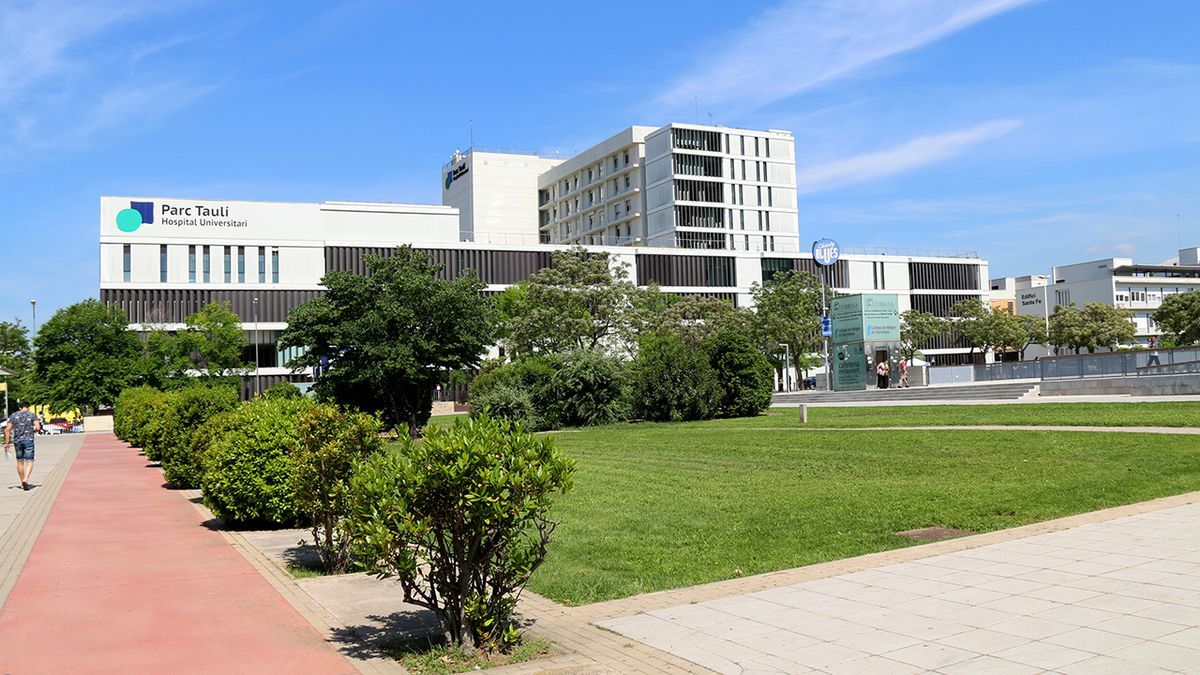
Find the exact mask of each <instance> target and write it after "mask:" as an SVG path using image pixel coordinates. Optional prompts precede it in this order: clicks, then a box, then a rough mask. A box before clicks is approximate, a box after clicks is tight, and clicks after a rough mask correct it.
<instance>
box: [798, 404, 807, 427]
mask: <svg viewBox="0 0 1200 675" xmlns="http://www.w3.org/2000/svg"><path fill="white" fill-rule="evenodd" d="M800 424H808V404H807V403H801V404H800Z"/></svg>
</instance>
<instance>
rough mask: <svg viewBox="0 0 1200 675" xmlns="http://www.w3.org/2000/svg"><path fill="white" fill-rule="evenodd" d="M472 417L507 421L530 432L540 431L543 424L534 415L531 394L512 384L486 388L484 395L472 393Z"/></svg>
mask: <svg viewBox="0 0 1200 675" xmlns="http://www.w3.org/2000/svg"><path fill="white" fill-rule="evenodd" d="M471 406H472V408H471V415H472V416H473V417H478V416H479V415H484V414H486V415H487V416H489V417H492V418H494V419H498V420H505V421H507V422H512V423H513V424H515V425H517V426H520V427H521V428H523V429H526V430H529V431H539V430H540V428H541V423H540V421H539V418H537V417H536V416H535V414H534V409H533V399H531V398H530V396H529V392H527V391H525V390H524V389H521V388H520V387H518V386H516V385H511V384H504V383H501V384H494V385H492V386H489V387H486V388H485V389H484V393H482V394H481V393H478V392H475V391H472V393H471Z"/></svg>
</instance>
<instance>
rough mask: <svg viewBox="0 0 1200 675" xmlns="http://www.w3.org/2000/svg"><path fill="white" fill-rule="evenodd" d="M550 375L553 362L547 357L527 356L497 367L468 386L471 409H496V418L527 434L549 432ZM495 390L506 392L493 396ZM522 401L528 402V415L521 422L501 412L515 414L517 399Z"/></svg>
mask: <svg viewBox="0 0 1200 675" xmlns="http://www.w3.org/2000/svg"><path fill="white" fill-rule="evenodd" d="M554 373H555V364H554V360H553V359H552V358H551V357H547V356H531V357H527V358H523V359H521V360H519V361H516V362H513V363H510V364H507V365H503V366H500V367H499V368H495V369H493V370H490V371H488V372H486V373H483V374H481V375H479V376H478V377H476V378H475V381H474V382H472V383H471V391H470V401H471V405H472V406H473V407H475V408H478V409H480V410H483V409H484V408H486V407H487V405H488V404H491V405H495V406H497V407H499V408H500V410H498V411H497V416H498V417H500V418H503V419H508V420H510V421H514V422H519V423H521V424H522V426H524V427H525V428H526V429H527V430H529V431H541V430H543V429H552V428H554V425H555V420H554V419H553V418H552V417H551V415H550V413H551V410H550V406H551V404H552V403H553V393H552V391H553V389H552V387H553V384H552V382H553V380H554ZM498 388H506V390H503V391H500V392H499V393H495V390H496V389H498ZM514 389H515V390H519V391H520V392H524V395H525V396H524V397H522V396H520V395H519V394H514V393H513V392H512V390H514ZM525 397H527V398H528V399H529V402H530V405H529V411H530V412H529V414H528V415H526V416H525V417H524V418H523V419H518V418H516V417H510V416H509V415H510V414H511V413H510V412H505V411H514V410H519V409H520V408H521V407H522V406H523V403H522V402H521V400H520V399H522V398H525ZM514 406H516V407H515V408H514Z"/></svg>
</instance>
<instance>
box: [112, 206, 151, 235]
mask: <svg viewBox="0 0 1200 675" xmlns="http://www.w3.org/2000/svg"><path fill="white" fill-rule="evenodd" d="M153 224H154V202H129V208H127V209H121V210H120V211H118V212H117V229H118V230H120V231H122V232H136V231H137V229H138V228H139V227H141V226H142V225H153Z"/></svg>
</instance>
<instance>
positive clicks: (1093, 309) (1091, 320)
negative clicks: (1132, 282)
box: [1083, 302, 1137, 352]
mask: <svg viewBox="0 0 1200 675" xmlns="http://www.w3.org/2000/svg"><path fill="white" fill-rule="evenodd" d="M1132 316H1133V313H1132V312H1130V311H1128V310H1124V309H1117V308H1116V307H1112V306H1110V305H1106V304H1104V303H1103V302H1089V303H1087V304H1086V305H1084V306H1083V317H1084V325H1085V326H1086V327H1087V330H1088V331H1089V332H1091V334H1092V335H1093V343H1094V344H1095V346H1098V347H1107V348H1108V349H1114V350H1115V349H1116V348H1117V346H1118V345H1122V344H1129V343H1130V342H1133V338H1134V336H1136V335H1137V326H1135V325H1134V323H1133V321H1132ZM1088 351H1090V352H1094V351H1095V347H1089V349H1088Z"/></svg>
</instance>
